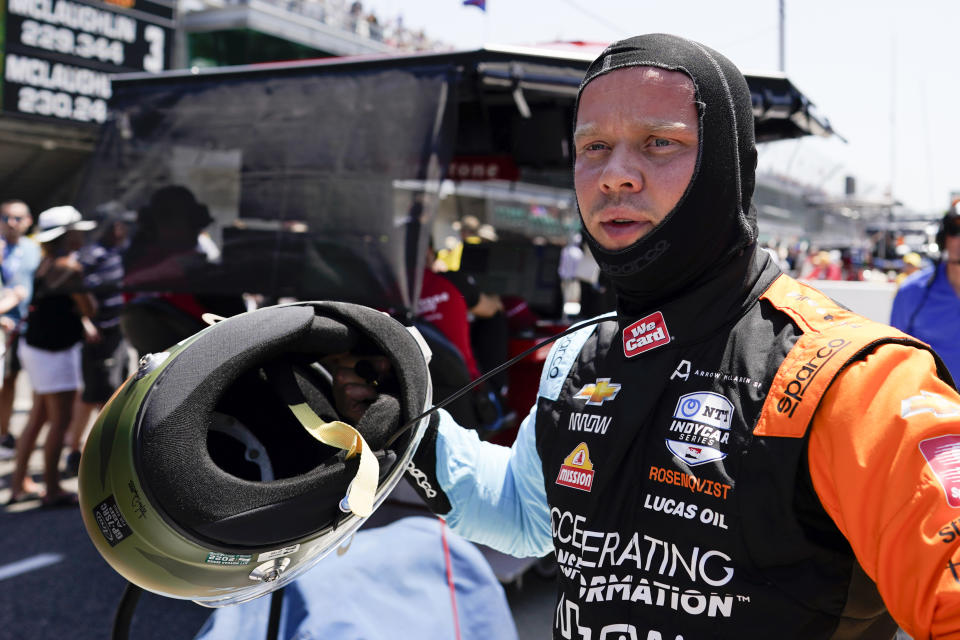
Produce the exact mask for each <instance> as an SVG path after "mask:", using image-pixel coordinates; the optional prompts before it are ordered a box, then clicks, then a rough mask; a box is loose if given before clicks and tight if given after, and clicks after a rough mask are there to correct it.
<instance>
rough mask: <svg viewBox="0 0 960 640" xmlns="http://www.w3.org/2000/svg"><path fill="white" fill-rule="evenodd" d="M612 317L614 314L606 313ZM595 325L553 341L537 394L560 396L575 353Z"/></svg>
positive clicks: (593, 329) (547, 396)
mask: <svg viewBox="0 0 960 640" xmlns="http://www.w3.org/2000/svg"><path fill="white" fill-rule="evenodd" d="M608 315H610V316H611V317H613V316H614V315H615V314H613V313H611V314H608ZM596 328H597V325H595V324H594V325H590V326H589V327H584V328H583V329H580V330H579V331H574V332H573V333H571V334H570V335H569V340H568V339H563V340H562V341H561V342H560V344H556V343H554V345H553V347H552V348H551V349H550V352H549V354H548V357H547V363H548V364H547V365H546V366H544V367H543V371H542V372H541V374H540V390H539V391H538V392H537V395H538V396H540V397H541V398H546V399H547V400H554V401H556V400H557V398H559V397H560V391H561V390H562V389H563V382H564V381H565V380H566V379H567V374H569V373H570V368H571V367H573V364H574V363H575V362H576V360H577V355H578V354H579V353H580V349H582V348H583V344H584V343H585V342H586V341H587V339H588V338H589V337H590V336H591V335H593V332H594V331H595V330H596Z"/></svg>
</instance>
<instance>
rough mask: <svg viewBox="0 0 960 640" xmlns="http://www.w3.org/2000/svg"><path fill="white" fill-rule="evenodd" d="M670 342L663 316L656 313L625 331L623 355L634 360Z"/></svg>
mask: <svg viewBox="0 0 960 640" xmlns="http://www.w3.org/2000/svg"><path fill="white" fill-rule="evenodd" d="M669 342H670V332H669V331H667V323H666V322H664V320H663V314H662V313H660V312H659V311H655V312H653V313H651V314H650V315H648V316H647V317H646V318H641V319H640V320H637V321H636V322H634V323H633V324H631V325H630V326H629V327H627V328H626V329H624V330H623V355H625V356H627V357H628V358H632V357H633V356H636V355H640V354H641V353H643V352H644V351H650V349H655V348H656V347H659V346H661V345H665V344H667V343H669Z"/></svg>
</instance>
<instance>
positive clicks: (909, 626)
mask: <svg viewBox="0 0 960 640" xmlns="http://www.w3.org/2000/svg"><path fill="white" fill-rule="evenodd" d="M928 459H929V461H928ZM809 463H810V474H811V476H812V479H813V486H814V489H815V490H816V492H817V494H818V495H819V497H820V500H821V502H822V504H823V506H824V508H825V509H826V511H827V513H828V514H830V516H831V517H832V518H833V520H834V522H836V524H837V526H838V527H839V528H840V530H841V532H842V533H843V534H844V535H845V536H846V538H847V540H848V541H849V542H850V545H851V547H852V548H853V552H854V553H855V554H856V556H857V559H858V560H859V562H860V565H861V566H862V567H863V569H864V571H866V573H867V575H869V576H870V577H871V578H872V579H873V581H874V582H875V583H876V584H877V587H878V589H879V591H880V595H881V596H882V597H883V600H884V602H885V603H886V605H887V609H888V610H889V611H890V614H891V615H892V616H893V618H894V619H895V620H896V621H897V622H898V623H899V624H900V626H901V627H902V628H903V629H904V630H905V631H907V633H909V634H910V635H912V636H913V637H914V638H915V639H916V640H920V639H922V638H931V637H932V638H955V639H960V395H958V394H957V392H956V391H954V390H953V389H952V388H951V387H950V386H949V385H948V384H946V383H945V382H943V381H942V380H940V379H939V378H937V376H936V370H935V366H934V361H933V357H932V356H931V355H930V353H928V352H926V351H924V350H921V349H916V348H913V347H907V346H902V345H894V344H886V345H883V346H880V347H879V348H878V349H876V350H875V351H874V352H873V353H872V354H871V355H869V356H867V357H866V358H865V359H864V360H861V361H858V362H856V363H853V364H851V365H850V366H849V367H848V368H847V369H846V370H844V371H843V372H842V373H841V374H840V375H839V376H838V378H837V380H836V381H835V382H834V384H833V385H832V386H831V388H830V390H829V391H828V392H827V393H826V394H825V395H824V397H823V401H822V402H821V405H820V408H819V409H818V410H817V413H816V415H815V416H814V419H813V422H812V425H811V432H810V440H809Z"/></svg>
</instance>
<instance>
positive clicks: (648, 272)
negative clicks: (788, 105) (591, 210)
mask: <svg viewBox="0 0 960 640" xmlns="http://www.w3.org/2000/svg"><path fill="white" fill-rule="evenodd" d="M636 66H650V67H658V68H661V69H666V70H668V71H679V72H681V73H685V74H686V75H688V76H690V78H691V79H692V80H693V84H694V87H695V90H696V94H695V96H696V98H695V100H696V103H697V104H696V107H697V113H698V116H699V120H700V123H699V152H698V158H697V165H696V169H695V170H694V174H693V178H692V179H691V182H690V184H689V185H688V187H687V190H686V192H685V193H684V195H683V196H682V197H681V199H680V202H679V203H677V205H676V206H675V207H674V208H673V210H672V211H670V212H669V213H668V214H667V216H666V217H665V218H664V219H663V221H662V222H660V224H658V225H657V226H656V227H654V228H653V229H652V230H651V231H650V232H649V233H647V234H646V235H644V236H643V237H642V238H640V239H639V240H638V241H637V242H635V243H634V244H632V245H631V246H629V247H627V248H625V249H620V250H616V251H611V250H608V249H604V248H603V247H601V246H600V245H599V244H598V243H597V241H596V239H595V238H593V237H592V236H591V235H590V233H589V232H586V233H585V236H586V239H587V242H588V243H589V245H590V249H591V251H592V253H593V255H594V257H595V258H596V260H597V264H598V265H599V267H600V270H601V271H602V272H603V273H604V274H606V275H607V276H608V277H609V278H610V279H611V281H612V282H613V285H614V287H615V288H616V290H617V298H618V303H619V306H620V308H621V310H622V311H625V312H627V313H641V312H644V311H645V310H647V309H649V308H650V307H651V306H653V305H657V304H660V303H662V302H664V301H667V300H669V299H671V298H672V297H674V296H675V295H677V294H678V293H679V292H681V291H683V290H684V289H686V288H688V287H689V286H690V285H695V284H696V283H698V282H700V281H703V280H705V279H708V278H709V277H710V275H711V273H712V272H714V271H715V270H717V269H718V268H720V267H722V266H723V265H725V264H726V263H728V262H729V261H730V260H731V259H732V258H733V257H734V256H736V255H738V254H740V253H741V250H742V249H743V248H744V247H747V246H749V245H751V244H752V243H753V242H754V241H755V240H756V238H757V218H756V211H755V210H754V209H753V207H752V205H751V199H752V197H753V188H754V182H755V171H756V165H757V150H756V144H755V141H754V133H753V109H752V103H751V99H750V89H749V87H748V86H747V82H746V80H745V79H744V77H743V74H742V73H740V71H739V70H738V69H737V68H736V67H735V66H734V65H733V63H732V62H730V61H729V60H727V59H726V58H725V57H723V56H722V55H720V54H719V53H717V52H716V51H714V50H712V49H710V48H708V47H705V46H704V45H702V44H699V43H697V42H693V41H691V40H686V39H684V38H679V37H677V36H671V35H665V34H651V35H643V36H637V37H634V38H629V39H627V40H621V41H620V42H616V43H614V44H612V45H610V46H609V47H607V48H606V50H604V52H603V53H601V54H600V56H599V57H598V58H597V59H596V60H594V61H593V63H592V64H591V65H590V67H589V68H588V69H587V72H586V75H585V76H584V79H583V83H582V84H581V85H580V93H579V94H578V96H577V107H579V102H580V96H582V95H583V90H584V88H585V87H586V86H587V85H588V84H589V83H590V82H591V81H593V80H594V79H595V78H597V77H598V76H601V75H604V74H608V73H613V72H616V71H617V70H618V69H623V68H626V67H636ZM574 127H576V109H575V111H574ZM582 217H583V214H582V213H581V220H582ZM584 229H586V225H584Z"/></svg>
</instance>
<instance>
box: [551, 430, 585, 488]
mask: <svg viewBox="0 0 960 640" xmlns="http://www.w3.org/2000/svg"><path fill="white" fill-rule="evenodd" d="M557 484H559V485H561V486H564V487H570V488H572V489H579V490H580V491H588V492H589V491H590V489H592V488H593V463H592V462H590V450H589V449H587V443H586V442H581V443H580V444H578V445H577V446H576V448H575V449H574V450H573V451H571V452H570V455H568V456H567V457H566V458H564V459H563V465H562V466H561V467H560V473H559V474H557Z"/></svg>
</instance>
